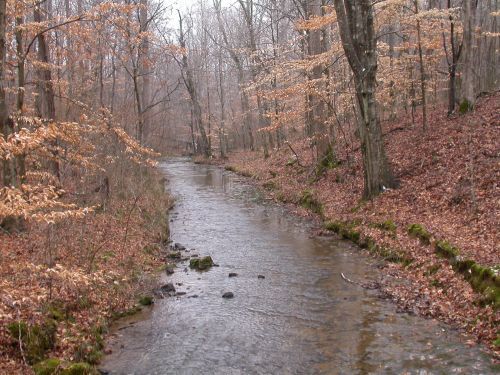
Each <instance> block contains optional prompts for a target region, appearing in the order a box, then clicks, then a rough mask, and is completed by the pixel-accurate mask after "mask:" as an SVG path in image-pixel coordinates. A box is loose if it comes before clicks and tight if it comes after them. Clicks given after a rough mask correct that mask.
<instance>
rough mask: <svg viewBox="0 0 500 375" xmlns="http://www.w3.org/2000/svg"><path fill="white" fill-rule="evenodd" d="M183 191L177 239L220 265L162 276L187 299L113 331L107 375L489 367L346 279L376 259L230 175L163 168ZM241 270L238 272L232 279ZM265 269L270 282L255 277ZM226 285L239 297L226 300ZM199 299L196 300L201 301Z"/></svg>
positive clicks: (449, 334)
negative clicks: (319, 234)
mask: <svg viewBox="0 0 500 375" xmlns="http://www.w3.org/2000/svg"><path fill="white" fill-rule="evenodd" d="M162 169H163V170H164V172H165V174H166V175H167V177H168V180H169V184H168V188H169V189H170V191H171V193H172V194H173V195H174V196H175V197H176V198H177V204H176V207H175V209H174V211H173V213H172V216H171V217H172V219H173V220H172V222H171V233H172V239H173V240H174V241H175V242H179V243H181V244H183V245H185V246H186V247H187V248H188V249H190V253H189V254H199V255H211V256H212V257H213V259H214V261H215V262H216V263H217V264H219V267H213V268H212V269H210V270H209V271H207V272H203V273H199V272H195V271H191V270H185V269H184V267H185V266H186V265H185V264H180V265H179V266H178V268H177V269H176V271H175V273H174V275H172V276H164V279H165V280H164V281H168V282H173V283H174V284H182V285H176V288H177V290H178V291H184V292H187V294H186V295H183V296H179V297H171V298H167V299H164V300H159V301H157V302H156V303H155V307H154V309H153V310H152V311H151V312H149V313H148V314H147V316H146V319H143V320H138V321H133V322H130V323H129V322H127V323H124V324H122V328H123V329H120V330H117V331H116V334H115V336H116V337H115V339H114V340H113V342H112V344H111V345H112V348H113V352H112V354H110V355H108V356H107V357H106V358H105V360H104V363H103V365H102V368H103V369H104V370H106V371H108V372H109V373H111V374H369V373H370V374H371V373H383V374H401V373H410V374H451V373H463V374H482V373H485V374H486V373H494V369H493V367H491V365H490V362H489V359H488V357H487V356H486V355H484V354H483V353H482V352H481V351H480V349H479V348H478V347H473V348H470V347H468V346H466V345H465V344H464V343H463V339H461V338H460V337H459V335H458V334H457V333H456V332H454V331H452V330H450V329H449V328H447V327H446V326H443V325H440V324H439V323H437V322H436V321H433V320H426V319H423V318H419V317H416V316H410V315H407V314H400V313H396V311H395V310H396V309H395V306H394V305H393V304H391V303H389V302H387V301H383V300H381V299H380V298H378V297H377V295H376V292H374V291H367V290H365V289H363V288H361V287H359V286H357V285H354V284H349V283H346V282H345V281H343V280H342V279H341V276H340V272H344V273H345V274H346V275H348V276H349V277H350V278H351V279H355V280H370V279H371V280H374V279H376V278H377V277H378V275H379V271H378V270H377V269H376V267H375V266H374V265H373V261H372V260H371V259H370V258H367V257H365V256H363V255H360V254H358V252H357V251H356V249H355V248H354V247H352V246H351V245H349V244H347V243H345V242H342V241H332V239H326V238H310V235H309V233H308V224H307V222H304V221H303V220H300V219H298V218H295V217H291V215H289V214H287V212H286V211H284V210H283V208H281V207H279V206H276V205H273V204H269V203H265V204H264V203H262V202H260V201H261V199H260V198H259V196H258V195H257V192H256V191H255V190H254V189H252V188H251V187H250V186H248V185H246V184H245V183H244V181H241V179H239V178H238V177H236V176H235V175H234V174H232V173H230V172H226V171H222V170H221V169H219V168H216V167H211V166H202V165H195V164H192V163H190V162H188V161H187V160H182V159H176V160H173V161H170V162H167V163H165V164H163V165H162ZM229 272H236V273H237V274H238V276H237V277H232V278H229V277H228V273H229ZM258 275H263V276H265V279H258V277H257V276H258ZM227 291H231V292H233V293H234V295H235V297H234V298H233V299H229V300H226V299H223V298H221V296H222V294H223V293H224V292H227ZM195 296H197V297H195Z"/></svg>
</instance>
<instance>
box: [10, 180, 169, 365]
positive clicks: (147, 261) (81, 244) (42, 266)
mask: <svg viewBox="0 0 500 375" xmlns="http://www.w3.org/2000/svg"><path fill="white" fill-rule="evenodd" d="M142 173H144V172H142ZM129 174H130V177H128V179H129V180H128V181H127V183H126V184H125V186H126V189H124V190H122V191H118V190H116V192H115V193H114V194H112V195H111V198H110V199H109V200H108V201H107V203H106V207H105V209H101V210H99V211H98V212H94V213H91V214H88V215H87V216H85V217H84V218H82V219H77V220H72V221H69V222H67V221H65V222H63V223H61V224H54V225H50V226H48V225H46V224H31V225H28V228H26V230H24V231H22V232H20V233H17V234H8V233H6V232H0V259H1V262H0V290H1V299H0V373H1V374H18V373H19V374H21V373H22V374H25V373H26V374H31V373H32V372H33V368H35V369H37V365H36V363H37V362H39V361H41V360H44V359H46V358H49V360H48V361H47V360H45V362H42V364H44V365H43V366H46V368H47V369H49V368H51V369H52V370H53V369H54V368H58V369H59V371H61V370H62V369H63V368H65V369H66V371H67V372H64V373H65V374H66V373H68V374H73V373H75V374H76V373H78V374H80V373H82V374H83V373H94V372H95V370H94V369H93V365H94V364H96V363H97V362H98V361H99V359H100V357H101V356H102V354H103V348H104V345H103V340H104V336H105V334H106V331H107V327H108V324H109V323H110V322H111V321H112V320H113V319H115V318H118V317H121V316H125V315H128V314H132V313H135V312H137V311H138V310H140V309H141V306H142V305H149V304H151V303H152V300H151V298H150V297H148V295H151V290H152V287H153V283H155V282H156V279H157V275H158V272H159V270H160V269H161V267H162V264H163V265H164V262H163V261H162V254H163V253H162V243H163V242H164V241H165V240H166V239H167V237H168V218H167V211H168V208H169V207H170V206H171V204H172V202H171V201H170V198H169V197H168V196H167V195H166V194H165V191H164V186H163V184H164V182H163V181H162V180H161V179H160V176H157V175H155V174H154V173H153V174H151V173H146V174H145V175H142V176H141V177H140V178H136V177H137V176H136V175H134V172H133V171H131V170H129ZM133 191H135V193H133ZM49 228H50V229H49ZM50 260H52V261H50ZM50 263H52V267H49V266H48V264H50ZM141 297H142V298H141ZM52 358H56V359H53V360H51V359H52ZM32 364H35V366H34V367H33V368H32V367H31V365H32ZM43 366H42V365H40V364H39V365H38V371H35V372H37V373H52V372H43ZM71 366H72V367H71ZM68 368H69V369H70V370H71V371H73V372H71V371H70V370H68ZM78 371H80V372H78ZM61 373H62V372H61Z"/></svg>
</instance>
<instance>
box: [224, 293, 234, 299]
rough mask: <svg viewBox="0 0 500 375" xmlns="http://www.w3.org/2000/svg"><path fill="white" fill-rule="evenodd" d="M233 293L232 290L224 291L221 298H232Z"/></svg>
mask: <svg viewBox="0 0 500 375" xmlns="http://www.w3.org/2000/svg"><path fill="white" fill-rule="evenodd" d="M233 297H234V293H233V292H226V293H224V294H223V295H222V298H233Z"/></svg>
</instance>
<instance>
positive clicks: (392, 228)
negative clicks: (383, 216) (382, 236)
mask: <svg viewBox="0 0 500 375" xmlns="http://www.w3.org/2000/svg"><path fill="white" fill-rule="evenodd" d="M373 226H374V227H375V228H378V229H380V230H385V231H388V232H396V229H397V228H398V227H397V225H396V223H395V222H394V221H392V220H391V219H388V220H386V221H383V222H381V223H374V224H373Z"/></svg>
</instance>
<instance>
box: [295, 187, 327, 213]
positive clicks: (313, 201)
mask: <svg viewBox="0 0 500 375" xmlns="http://www.w3.org/2000/svg"><path fill="white" fill-rule="evenodd" d="M299 202H300V205H301V206H302V207H304V208H307V209H309V210H311V211H312V212H314V213H316V214H318V215H322V214H323V205H322V204H321V202H320V201H319V200H318V199H317V198H316V197H315V196H314V192H313V191H312V190H304V191H303V192H302V195H301V197H300V199H299Z"/></svg>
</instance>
